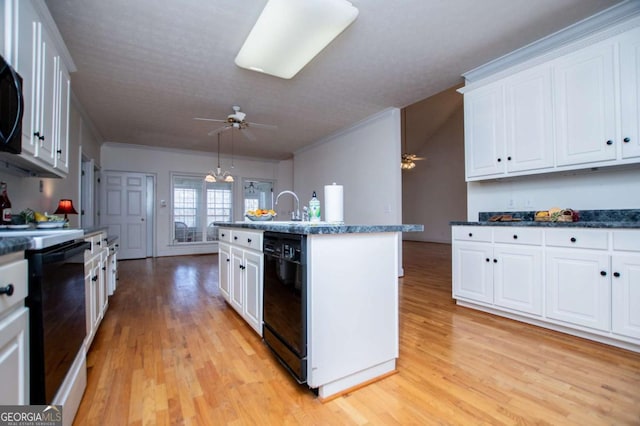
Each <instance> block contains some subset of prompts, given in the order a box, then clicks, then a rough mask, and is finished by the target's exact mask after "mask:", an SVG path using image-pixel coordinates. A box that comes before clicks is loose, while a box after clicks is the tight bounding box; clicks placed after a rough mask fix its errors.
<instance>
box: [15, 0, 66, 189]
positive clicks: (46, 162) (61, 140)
mask: <svg viewBox="0 0 640 426" xmlns="http://www.w3.org/2000/svg"><path fill="white" fill-rule="evenodd" d="M7 1H10V3H11V7H10V9H11V10H12V13H13V14H12V17H11V27H10V28H11V31H10V32H9V34H10V36H11V41H10V45H11V47H12V49H11V51H12V54H11V56H12V57H11V62H12V64H13V65H14V67H15V68H16V70H17V71H18V72H19V73H20V75H21V76H22V77H23V94H24V115H23V122H22V151H23V152H22V153H21V154H19V155H17V156H15V157H12V158H11V161H15V162H18V163H19V164H20V165H21V166H23V167H26V168H28V169H29V170H32V171H33V172H35V173H37V174H40V175H42V176H51V177H65V176H66V175H67V173H68V171H69V164H68V162H69V155H68V148H69V123H68V120H69V101H70V78H69V71H68V68H67V65H66V64H65V61H64V60H63V57H62V55H61V54H60V51H61V50H64V51H66V48H65V47H64V46H60V45H57V44H56V41H55V40H56V39H60V37H59V35H58V34H57V29H55V28H52V27H51V26H49V25H47V24H45V21H46V22H49V23H51V22H53V20H52V19H51V18H50V16H49V17H48V19H44V17H43V16H42V14H47V15H48V10H46V7H45V6H43V5H42V4H40V3H36V2H32V1H29V0H7ZM54 32H55V34H54Z"/></svg>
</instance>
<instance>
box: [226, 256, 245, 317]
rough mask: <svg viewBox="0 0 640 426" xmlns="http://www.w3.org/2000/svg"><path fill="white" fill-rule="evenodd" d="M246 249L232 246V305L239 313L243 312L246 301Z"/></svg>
mask: <svg viewBox="0 0 640 426" xmlns="http://www.w3.org/2000/svg"><path fill="white" fill-rule="evenodd" d="M243 262H244V251H243V250H242V249H238V248H235V247H232V248H231V274H230V276H231V289H230V291H231V293H230V294H229V295H230V296H231V300H230V301H229V302H230V303H231V306H233V307H234V308H235V310H236V311H238V313H240V314H242V305H243V303H244V298H243V287H244V273H243V271H244V268H245V266H244V263H243Z"/></svg>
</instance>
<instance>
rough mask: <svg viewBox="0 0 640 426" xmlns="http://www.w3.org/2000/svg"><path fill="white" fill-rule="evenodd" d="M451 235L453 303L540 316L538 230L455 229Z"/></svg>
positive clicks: (540, 255) (540, 289) (539, 243)
mask: <svg viewBox="0 0 640 426" xmlns="http://www.w3.org/2000/svg"><path fill="white" fill-rule="evenodd" d="M453 234H454V243H453V297H454V298H455V299H463V300H468V301H472V302H480V303H484V304H486V305H487V306H493V305H495V306H500V307H503V308H507V309H512V310H516V311H520V312H525V313H528V314H533V315H541V314H542V280H541V274H542V249H541V247H540V245H541V242H542V232H541V231H540V230H534V229H522V228H515V227H514V228H509V229H494V230H492V229H491V228H489V227H454V232H453ZM474 239H475V242H471V240H474ZM480 240H484V241H480ZM530 245H532V246H530Z"/></svg>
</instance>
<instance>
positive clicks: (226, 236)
mask: <svg viewBox="0 0 640 426" xmlns="http://www.w3.org/2000/svg"><path fill="white" fill-rule="evenodd" d="M218 240H220V241H224V242H227V243H230V242H231V229H229V228H218Z"/></svg>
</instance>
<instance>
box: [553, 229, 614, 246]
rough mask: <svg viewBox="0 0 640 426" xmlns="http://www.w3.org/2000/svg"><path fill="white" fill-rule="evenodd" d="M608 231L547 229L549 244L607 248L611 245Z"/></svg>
mask: <svg viewBox="0 0 640 426" xmlns="http://www.w3.org/2000/svg"><path fill="white" fill-rule="evenodd" d="M608 237H609V236H608V231H605V230H598V229H547V230H546V231H545V238H546V241H547V245H548V246H556V247H577V248H589V249H601V250H606V249H607V248H608V246H609V241H608V240H609V238H608Z"/></svg>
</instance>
